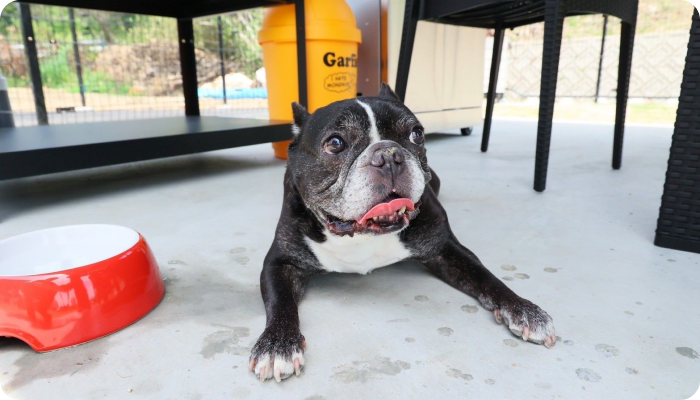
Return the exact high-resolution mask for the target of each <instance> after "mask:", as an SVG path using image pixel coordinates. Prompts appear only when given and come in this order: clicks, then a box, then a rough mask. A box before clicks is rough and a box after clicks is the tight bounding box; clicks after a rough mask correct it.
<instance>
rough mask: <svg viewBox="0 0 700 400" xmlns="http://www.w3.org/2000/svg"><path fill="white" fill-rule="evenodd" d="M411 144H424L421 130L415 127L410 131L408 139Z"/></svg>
mask: <svg viewBox="0 0 700 400" xmlns="http://www.w3.org/2000/svg"><path fill="white" fill-rule="evenodd" d="M409 138H410V140H411V143H413V144H417V145H421V144H423V142H425V136H424V135H423V128H421V127H420V126H416V127H415V128H413V130H411V136H410V137H409Z"/></svg>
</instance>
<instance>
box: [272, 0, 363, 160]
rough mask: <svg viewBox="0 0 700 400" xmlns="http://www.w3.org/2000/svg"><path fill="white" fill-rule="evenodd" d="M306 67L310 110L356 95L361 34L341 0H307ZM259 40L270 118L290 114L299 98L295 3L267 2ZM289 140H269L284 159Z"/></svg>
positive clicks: (290, 117) (286, 118) (280, 117)
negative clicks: (271, 4) (273, 141)
mask: <svg viewBox="0 0 700 400" xmlns="http://www.w3.org/2000/svg"><path fill="white" fill-rule="evenodd" d="M305 11H306V13H305V14H306V15H305V18H306V70H307V88H308V89H307V91H308V101H309V104H308V108H309V112H314V111H315V110H316V109H317V108H319V107H323V106H325V105H328V104H330V103H333V102H334V101H338V100H345V99H352V98H354V97H355V96H357V46H358V45H359V44H360V43H361V42H362V35H361V33H360V30H359V29H357V25H356V22H355V16H354V15H353V13H352V10H351V9H350V7H349V6H348V5H347V4H346V3H345V1H343V0H306V2H305ZM258 41H259V42H260V44H261V45H262V47H263V64H264V65H265V73H266V75H267V93H268V95H267V96H268V106H269V108H270V119H280V120H292V102H294V101H298V100H299V86H298V78H297V77H298V75H297V48H296V17H295V13H294V5H293V4H292V5H284V6H276V7H271V8H268V9H267V11H266V12H265V18H264V19H263V24H262V30H261V31H260V33H259V34H258ZM288 146H289V141H284V142H277V143H273V144H272V147H273V148H274V149H275V156H276V157H278V158H281V159H285V160H286V159H287V147H288Z"/></svg>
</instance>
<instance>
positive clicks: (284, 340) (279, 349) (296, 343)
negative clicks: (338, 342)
mask: <svg viewBox="0 0 700 400" xmlns="http://www.w3.org/2000/svg"><path fill="white" fill-rule="evenodd" d="M305 348H306V341H305V340H304V336H303V335H302V334H301V332H299V330H298V329H285V328H282V327H280V326H277V325H274V324H273V325H270V326H268V327H267V328H265V332H263V334H262V335H260V338H258V342H257V343H255V346H253V351H252V352H251V355H250V364H249V369H250V371H251V372H255V376H256V377H257V378H258V379H260V382H264V381H265V380H267V379H271V378H272V377H273V376H274V378H275V380H276V381H277V382H281V381H282V379H286V378H288V377H290V376H291V375H292V374H293V373H296V375H297V376H299V374H300V373H301V370H302V368H304V349H305Z"/></svg>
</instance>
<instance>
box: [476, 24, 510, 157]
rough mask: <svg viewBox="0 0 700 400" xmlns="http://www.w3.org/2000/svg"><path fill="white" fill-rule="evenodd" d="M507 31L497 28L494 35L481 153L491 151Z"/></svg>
mask: <svg viewBox="0 0 700 400" xmlns="http://www.w3.org/2000/svg"><path fill="white" fill-rule="evenodd" d="M504 33H505V29H503V28H497V29H496V31H495V32H494V34H493V54H492V56H491V74H490V76H489V91H488V94H487V95H486V115H485V116H484V131H483V133H482V135H481V151H482V152H484V153H485V152H486V151H487V150H488V149H489V136H490V135H491V119H492V117H493V106H494V103H495V102H496V86H497V85H498V70H499V69H500V67H501V53H502V51H503V36H504Z"/></svg>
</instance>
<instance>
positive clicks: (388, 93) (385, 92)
mask: <svg viewBox="0 0 700 400" xmlns="http://www.w3.org/2000/svg"><path fill="white" fill-rule="evenodd" d="M379 97H386V98H388V99H392V100H398V101H401V99H399V96H397V95H396V93H394V91H393V90H391V87H390V86H389V85H387V84H386V83H384V82H382V86H381V89H379Z"/></svg>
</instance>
